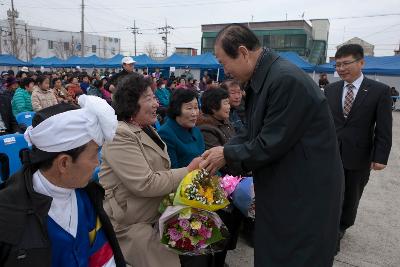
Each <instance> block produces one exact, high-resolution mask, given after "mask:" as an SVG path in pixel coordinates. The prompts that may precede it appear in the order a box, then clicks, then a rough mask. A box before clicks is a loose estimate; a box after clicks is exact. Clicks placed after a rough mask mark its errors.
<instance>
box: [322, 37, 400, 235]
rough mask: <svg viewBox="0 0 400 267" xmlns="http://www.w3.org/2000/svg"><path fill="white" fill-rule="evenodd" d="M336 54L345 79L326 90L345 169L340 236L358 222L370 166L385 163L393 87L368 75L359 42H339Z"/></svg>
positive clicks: (388, 151)
mask: <svg viewBox="0 0 400 267" xmlns="http://www.w3.org/2000/svg"><path fill="white" fill-rule="evenodd" d="M335 59H336V71H337V72H338V74H339V76H340V78H341V79H342V81H339V82H335V83H332V84H329V85H327V86H326V87H325V95H326V97H327V99H328V103H329V106H330V108H331V112H332V115H333V118H334V121H335V127H336V133H337V138H338V143H339V149H340V154H341V157H342V162H343V168H344V174H345V194H344V202H343V208H342V215H341V220H340V232H339V238H340V239H341V238H342V237H343V235H344V233H345V231H346V229H348V228H349V227H351V226H352V225H353V224H354V221H355V219H356V214H357V208H358V204H359V202H360V199H361V195H362V193H363V190H364V187H365V185H366V184H367V182H368V179H369V175H370V171H371V170H376V171H378V170H383V169H384V168H385V167H386V164H387V161H388V158H389V153H390V149H391V146H392V110H391V107H392V105H391V102H392V100H391V97H390V88H389V86H387V85H385V84H383V83H380V82H376V81H374V80H370V79H368V78H366V77H365V76H364V75H363V73H362V71H361V69H362V68H363V66H364V64H365V62H364V51H363V48H362V47H361V46H360V45H356V44H349V45H344V46H342V47H340V48H339V49H338V50H337V52H336V54H335Z"/></svg>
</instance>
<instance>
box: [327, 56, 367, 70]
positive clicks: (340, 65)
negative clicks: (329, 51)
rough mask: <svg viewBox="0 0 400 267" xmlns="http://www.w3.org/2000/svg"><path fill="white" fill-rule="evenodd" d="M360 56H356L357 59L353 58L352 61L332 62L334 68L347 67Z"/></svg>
mask: <svg viewBox="0 0 400 267" xmlns="http://www.w3.org/2000/svg"><path fill="white" fill-rule="evenodd" d="M360 59H361V58H357V59H355V60H353V61H350V62H343V63H337V64H334V65H333V66H334V67H335V68H336V69H339V68H347V67H348V66H349V65H350V64H353V63H354V62H357V61H359V60H360Z"/></svg>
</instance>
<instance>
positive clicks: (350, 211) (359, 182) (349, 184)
mask: <svg viewBox="0 0 400 267" xmlns="http://www.w3.org/2000/svg"><path fill="white" fill-rule="evenodd" d="M370 172H371V170H370V169H364V170H347V169H344V178H345V189H344V200H343V207H342V216H341V218H340V230H342V231H344V230H346V229H347V228H349V227H351V226H352V225H354V222H355V220H356V215H357V209H358V204H359V203H360V199H361V196H362V193H363V191H364V187H365V186H366V185H367V183H368V180H369V175H370Z"/></svg>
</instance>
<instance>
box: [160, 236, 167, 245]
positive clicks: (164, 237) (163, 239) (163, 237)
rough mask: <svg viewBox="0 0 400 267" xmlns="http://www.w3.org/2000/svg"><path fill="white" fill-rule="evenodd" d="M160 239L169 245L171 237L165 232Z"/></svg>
mask: <svg viewBox="0 0 400 267" xmlns="http://www.w3.org/2000/svg"><path fill="white" fill-rule="evenodd" d="M160 241H161V243H162V244H164V245H168V242H169V237H168V236H167V235H166V234H163V235H162V238H161V240H160Z"/></svg>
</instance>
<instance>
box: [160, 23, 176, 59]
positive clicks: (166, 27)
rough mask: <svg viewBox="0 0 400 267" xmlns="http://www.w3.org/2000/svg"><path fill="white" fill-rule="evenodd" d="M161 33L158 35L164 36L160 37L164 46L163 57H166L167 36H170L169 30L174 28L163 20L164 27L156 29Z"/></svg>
mask: <svg viewBox="0 0 400 267" xmlns="http://www.w3.org/2000/svg"><path fill="white" fill-rule="evenodd" d="M158 29H159V30H160V31H161V32H159V34H164V35H165V36H163V37H161V39H162V40H163V41H164V44H165V56H166V57H167V56H168V34H170V33H171V32H170V30H173V29H174V27H172V26H170V25H168V23H167V20H165V26H164V27H160V28H158Z"/></svg>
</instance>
